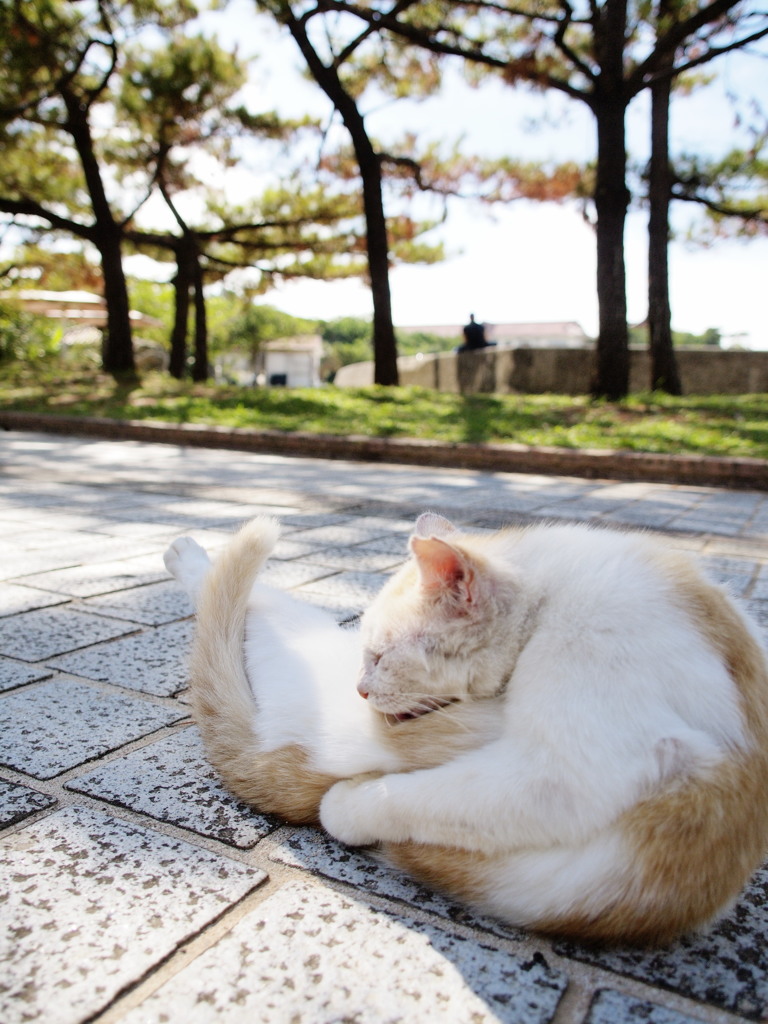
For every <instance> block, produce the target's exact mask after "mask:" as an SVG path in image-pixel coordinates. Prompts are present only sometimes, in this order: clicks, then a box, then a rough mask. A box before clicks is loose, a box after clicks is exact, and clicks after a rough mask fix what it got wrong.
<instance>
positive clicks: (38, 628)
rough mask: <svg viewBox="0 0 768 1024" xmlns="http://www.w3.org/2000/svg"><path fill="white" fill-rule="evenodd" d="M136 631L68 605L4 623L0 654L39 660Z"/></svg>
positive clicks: (125, 625) (124, 624) (127, 624)
mask: <svg viewBox="0 0 768 1024" xmlns="http://www.w3.org/2000/svg"><path fill="white" fill-rule="evenodd" d="M135 628H136V627H135V626H132V625H130V624H129V623H127V622H118V621H116V620H114V619H107V618H103V617H102V616H100V615H89V614H88V612H81V611H78V610H77V609H75V608H70V607H69V606H67V607H64V608H53V609H49V610H48V609H41V610H40V611H34V612H22V613H21V614H20V615H14V616H12V617H11V618H9V619H6V620H5V621H4V622H3V628H2V630H0V653H2V654H7V655H9V656H10V657H12V658H19V659H21V661H42V660H43V659H44V658H53V657H55V656H56V655H57V654H65V653H66V652H68V651H76V650H78V648H80V647H88V646H89V645H90V644H97V643H100V642H101V641H102V640H112V639H113V638H114V637H118V636H124V635H125V634H126V633H131V632H133V630H134V629H135Z"/></svg>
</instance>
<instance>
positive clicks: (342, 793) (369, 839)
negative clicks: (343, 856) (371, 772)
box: [320, 779, 381, 846]
mask: <svg viewBox="0 0 768 1024" xmlns="http://www.w3.org/2000/svg"><path fill="white" fill-rule="evenodd" d="M370 788H371V783H365V782H360V781H358V780H355V779H347V780H345V781H343V782H337V783H336V785H335V786H331V788H330V789H329V790H328V792H327V793H326V794H325V796H324V797H323V799H322V802H321V804H320V823H321V824H322V826H323V828H324V829H325V830H326V832H328V833H330V835H332V836H333V838H334V839H338V840H339V842H341V843H346V844H347V846H368V845H370V844H371V843H375V842H378V840H379V839H380V838H381V836H378V835H376V833H375V831H374V830H373V828H372V827H371V823H370V821H369V820H367V819H368V817H369V815H368V814H367V813H366V811H368V810H370V797H369V796H367V795H366V794H367V793H370Z"/></svg>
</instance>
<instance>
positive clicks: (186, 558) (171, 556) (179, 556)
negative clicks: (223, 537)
mask: <svg viewBox="0 0 768 1024" xmlns="http://www.w3.org/2000/svg"><path fill="white" fill-rule="evenodd" d="M163 561H164V562H165V567H166V569H167V570H168V572H169V573H170V574H171V576H175V577H176V579H177V580H178V581H179V583H180V584H181V585H182V587H184V589H185V590H186V591H187V593H188V594H189V596H190V597H192V598H194V597H195V596H196V595H197V592H198V591H199V589H200V586H201V585H202V582H203V580H204V579H205V576H206V573H207V572H208V570H209V569H210V567H211V560H210V558H209V557H208V555H207V554H206V552H205V550H204V549H203V548H201V547H200V545H199V544H198V543H197V541H196V540H193V539H192V538H191V537H179V538H178V539H177V540H175V541H174V542H173V544H171V546H170V547H169V548H168V550H167V551H166V552H165V554H164V555H163Z"/></svg>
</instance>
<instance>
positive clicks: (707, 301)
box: [211, 0, 768, 348]
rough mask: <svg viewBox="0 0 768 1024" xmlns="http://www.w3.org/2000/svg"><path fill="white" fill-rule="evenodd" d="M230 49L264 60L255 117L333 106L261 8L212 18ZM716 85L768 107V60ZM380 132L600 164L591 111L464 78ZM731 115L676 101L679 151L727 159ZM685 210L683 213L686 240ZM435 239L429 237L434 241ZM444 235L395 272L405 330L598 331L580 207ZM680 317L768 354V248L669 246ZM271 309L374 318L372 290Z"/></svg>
mask: <svg viewBox="0 0 768 1024" xmlns="http://www.w3.org/2000/svg"><path fill="white" fill-rule="evenodd" d="M211 18H212V22H211V24H212V25H213V24H215V25H216V27H217V30H218V31H219V36H220V39H221V41H222V43H224V44H229V43H230V42H233V41H237V42H238V45H239V46H240V49H241V53H242V54H243V55H248V54H251V53H254V52H255V53H258V54H259V60H258V61H257V62H256V64H255V65H254V74H255V81H254V85H253V87H252V89H253V92H252V96H253V99H254V101H255V103H256V105H257V106H261V107H262V108H271V107H276V108H277V109H278V110H279V111H280V112H281V113H285V114H297V115H299V114H303V113H306V112H308V111H312V112H314V113H323V112H325V111H326V110H327V101H326V100H325V97H324V96H323V95H322V93H321V92H320V90H319V88H318V87H317V86H314V85H313V84H311V83H307V82H303V81H302V80H301V77H300V76H301V70H302V60H301V57H300V55H299V53H298V50H297V49H296V47H295V44H294V43H293V41H292V40H291V39H290V37H289V36H287V35H286V36H283V35H281V34H280V33H279V32H278V30H277V28H276V26H274V25H271V24H270V23H269V22H266V21H264V20H263V19H260V18H259V19H257V18H256V17H254V14H253V6H252V3H251V0H233V2H232V3H230V5H229V6H228V7H227V8H226V9H225V12H224V13H223V14H217V15H211ZM711 68H712V69H713V70H714V69H716V70H717V71H718V74H719V81H720V82H721V83H722V85H724V86H725V87H727V88H730V89H733V90H735V91H737V92H738V93H739V94H740V95H745V94H746V93H747V92H749V93H751V94H754V95H757V96H760V95H762V98H763V101H765V99H766V96H768V61H766V60H763V61H757V60H748V59H745V58H744V56H743V55H742V54H734V55H732V56H727V57H724V58H721V59H720V61H719V63H718V64H713V65H712V66H711ZM542 110H546V111H547V112H548V114H550V115H551V118H550V120H552V119H554V125H553V126H550V127H542V128H540V129H539V130H538V131H536V132H530V131H528V130H526V124H527V123H528V122H529V120H530V118H531V117H535V116H536V115H537V114H538V113H540V112H541V111H542ZM366 122H367V124H368V127H369V130H370V131H371V133H372V134H373V135H375V136H377V137H379V138H382V139H385V140H386V139H388V138H392V137H394V136H395V135H397V134H399V133H400V132H402V131H404V130H406V129H413V130H416V131H418V132H419V133H421V134H422V135H423V136H425V137H427V138H430V139H444V140H446V141H447V142H450V141H452V140H454V139H455V138H457V137H459V136H463V138H464V140H465V141H464V145H465V147H466V150H467V151H468V152H472V151H474V152H477V153H480V154H484V155H489V156H493V155H507V156H510V157H513V158H518V159H537V158H542V159H547V158H551V159H555V160H566V159H576V160H588V159H592V158H593V155H594V125H593V122H592V119H591V116H590V115H589V113H588V112H587V110H586V107H585V106H584V105H583V104H576V103H573V102H571V103H568V102H567V101H566V100H564V99H562V98H558V97H551V98H545V97H540V96H533V95H531V94H530V93H526V92H524V91H522V90H520V89H518V90H512V89H510V88H508V87H504V86H501V85H485V86H483V87H482V88H481V89H480V90H470V89H469V88H468V87H466V86H465V85H464V84H463V83H461V82H459V81H458V78H456V79H455V80H454V81H453V82H452V83H451V84H450V86H449V87H448V88H447V89H445V90H444V92H443V94H442V95H441V97H440V98H438V99H434V100H430V101H427V102H425V103H421V104H418V103H414V102H410V101H399V102H397V103H391V104H389V105H387V106H385V107H384V108H382V109H380V110H378V111H373V112H370V113H369V114H368V115H367V118H366ZM734 132H735V129H734V128H733V111H732V109H731V108H730V107H729V106H728V104H727V103H726V102H725V101H724V99H723V96H722V86H718V87H717V88H715V87H712V88H708V89H706V90H700V91H699V92H697V93H694V95H693V96H692V97H690V98H688V99H681V100H679V101H677V102H676V104H675V105H674V108H673V115H672V126H671V134H672V148H673V150H674V149H675V148H685V149H687V150H689V151H699V152H702V151H710V152H712V153H714V154H716V153H720V152H724V151H726V150H727V149H728V148H730V146H731V145H732V144H733V143H734V141H735V134H734ZM647 133H648V124H647V116H646V100H645V98H643V99H640V100H637V101H635V102H634V103H633V104H632V105H631V106H630V109H629V113H628V138H629V148H630V151H631V152H630V156H632V157H635V158H636V159H644V158H645V156H646V155H647V148H646V147H647V143H646V137H647ZM690 216H691V214H690V211H689V210H687V209H686V210H679V211H678V213H677V215H676V222H677V223H678V224H679V225H681V226H682V228H683V229H684V227H685V224H686V223H687V218H689V217H690ZM646 219H647V215H646V214H645V213H644V212H643V211H636V212H631V213H630V215H629V218H628V222H627V231H626V263H627V298H628V313H629V320H630V322H639V321H642V320H643V319H645V316H646V287H647V275H646V267H645V260H646V238H645V234H646ZM429 237H430V236H426V238H429ZM433 237H434V238H436V239H437V238H439V239H442V240H443V241H444V243H445V246H446V249H447V252H448V254H449V258H448V259H447V260H446V261H445V262H443V263H441V264H436V265H432V266H426V267H419V266H401V267H398V268H395V269H394V270H393V271H392V274H391V289H392V304H393V315H394V321H395V323H396V324H401V325H418V324H441V323H463V322H465V321H466V319H467V317H468V314H469V313H470V312H474V313H475V314H476V316H477V318H478V319H480V320H484V321H486V322H489V323H494V322H515V321H538V320H576V321H578V322H579V323H580V324H581V325H582V326H583V327H584V329H585V330H586V331H587V332H588V333H590V334H592V333H595V332H596V328H597V300H596V294H595V240H594V233H593V230H592V229H591V227H589V225H587V224H586V223H585V222H584V220H583V219H582V216H581V213H580V211H579V210H578V209H577V208H576V207H575V206H574V205H573V204H568V205H562V206H558V205H555V204H534V203H530V202H517V203H513V204H508V205H506V206H496V207H494V208H492V209H491V210H489V209H487V208H483V209H480V208H478V207H477V206H476V205H473V204H469V203H466V202H464V201H460V200H455V201H452V203H451V205H450V210H449V216H448V219H447V222H446V223H445V224H444V225H443V226H441V227H440V228H439V229H436V231H435V232H434V235H433ZM670 264H671V272H670V280H671V293H672V320H673V327H674V328H675V329H677V330H682V331H692V332H695V333H700V332H702V331H704V330H706V329H707V328H709V327H716V328H718V329H720V330H721V331H722V332H723V333H724V334H726V335H730V334H746V335H747V336H748V343H749V344H751V345H753V346H754V347H760V348H768V316H767V315H766V312H767V311H766V293H767V292H768V288H767V287H766V269H767V264H768V239H762V240H759V241H752V242H718V243H717V244H716V245H714V246H712V247H710V248H708V249H703V248H700V247H693V246H691V245H690V244H687V243H685V242H683V241H676V242H674V243H673V244H672V246H671V249H670ZM263 301H264V302H267V303H269V304H272V305H275V306H277V307H279V308H280V309H283V310H285V311H286V312H288V313H292V314H294V315H296V316H303V317H309V318H320V319H332V318H334V317H337V316H347V315H352V316H368V315H370V313H371V308H372V307H371V299H370V293H369V291H368V289H367V288H366V287H365V286H364V285H363V284H362V283H360V282H357V281H339V282H333V283H324V282H295V283H291V284H286V285H284V286H281V287H280V288H279V289H277V290H275V291H272V292H270V293H269V294H268V295H266V296H265V297H264V299H263Z"/></svg>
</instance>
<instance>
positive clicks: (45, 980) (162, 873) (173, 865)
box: [0, 807, 263, 1024]
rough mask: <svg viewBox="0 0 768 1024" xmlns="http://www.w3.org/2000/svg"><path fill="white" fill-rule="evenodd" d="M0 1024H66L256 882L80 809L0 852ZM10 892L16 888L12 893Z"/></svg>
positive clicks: (29, 831)
mask: <svg viewBox="0 0 768 1024" xmlns="http://www.w3.org/2000/svg"><path fill="white" fill-rule="evenodd" d="M0 877H2V878H3V880H4V881H3V889H5V891H6V892H7V893H8V900H7V902H6V905H5V907H4V913H3V919H4V924H5V929H6V930H5V932H4V939H3V940H0V941H2V945H3V947H4V948H2V953H1V954H0V955H1V956H2V960H3V968H4V969H3V977H2V980H0V1019H2V1020H3V1021H5V1022H6V1024H13V1022H17V1021H18V1022H21V1021H24V1020H44V1021H45V1022H46V1024H74V1022H76V1021H82V1020H86V1019H88V1018H90V1017H91V1016H92V1015H93V1014H94V1013H97V1012H98V1011H99V1010H101V1009H102V1008H103V1007H104V1006H106V1005H107V1004H108V1003H109V1002H110V1001H111V1000H112V999H113V998H114V996H115V995H117V993H118V992H119V991H120V990H121V989H123V988H124V987H125V986H126V985H130V984H131V983H133V982H136V981H138V980H139V979H140V978H141V977H142V976H143V974H144V973H145V972H146V971H147V970H149V969H151V968H152V966H153V965H155V964H156V963H157V962H158V961H159V960H162V959H163V958H164V957H166V956H168V955H169V954H170V953H171V952H173V950H174V949H176V948H177V947H178V946H179V945H180V944H181V943H182V942H184V940H185V939H187V938H188V937H189V936H190V935H194V934H195V933H196V932H197V931H199V930H200V928H201V927H203V926H204V925H205V924H207V923H208V922H209V921H211V920H213V919H214V918H216V917H218V916H219V915H220V914H222V913H223V912H224V911H226V909H227V907H228V906H230V904H231V903H232V902H233V901H237V900H238V899H240V898H242V897H243V896H244V895H245V894H246V893H248V892H250V891H251V890H252V889H253V888H255V887H256V886H257V885H258V884H259V883H260V882H261V881H262V880H263V875H262V873H261V872H259V871H256V870H254V869H252V868H250V867H247V866H245V865H242V864H238V863H235V862H234V861H230V860H227V859H225V858H223V857H221V856H218V855H217V854H213V853H210V852H208V851H206V850H201V849H200V848H199V847H195V846H190V845H189V844H188V843H184V842H183V841H181V840H178V839H176V840H174V839H169V838H167V837H165V836H161V835H159V834H158V833H156V832H151V831H148V830H147V829H145V828H143V827H139V826H136V825H131V824H128V823H126V822H123V821H120V820H118V819H116V818H114V817H111V816H110V815H108V814H105V813H103V812H100V811H95V810H91V809H89V808H79V807H67V808H64V809H62V810H60V811H57V812H55V813H54V814H51V815H50V816H49V817H47V818H43V819H42V820H40V821H37V822H35V823H34V824H33V825H30V826H29V827H28V828H26V829H24V830H23V831H22V832H17V833H16V834H14V835H11V836H8V837H7V838H5V839H4V840H3V841H2V842H0ZM12 883H13V884H12Z"/></svg>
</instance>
